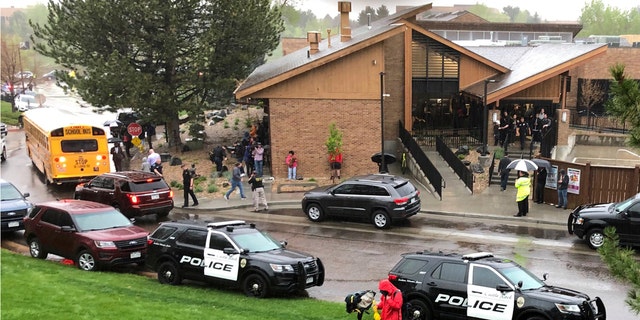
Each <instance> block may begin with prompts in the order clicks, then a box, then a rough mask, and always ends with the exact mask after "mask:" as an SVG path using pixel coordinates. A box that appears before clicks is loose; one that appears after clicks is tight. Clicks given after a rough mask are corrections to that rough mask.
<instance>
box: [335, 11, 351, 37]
mask: <svg viewBox="0 0 640 320" xmlns="http://www.w3.org/2000/svg"><path fill="white" fill-rule="evenodd" d="M338 11H340V41H341V42H345V41H349V40H351V27H350V26H349V12H351V2H350V1H338Z"/></svg>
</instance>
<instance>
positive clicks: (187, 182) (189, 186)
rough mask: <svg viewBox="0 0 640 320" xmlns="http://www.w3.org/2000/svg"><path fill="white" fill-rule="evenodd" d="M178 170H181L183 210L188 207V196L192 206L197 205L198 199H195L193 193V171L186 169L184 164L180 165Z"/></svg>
mask: <svg viewBox="0 0 640 320" xmlns="http://www.w3.org/2000/svg"><path fill="white" fill-rule="evenodd" d="M180 169H182V185H183V187H184V188H183V189H184V202H183V204H182V207H183V208H187V207H189V196H191V199H192V200H193V206H194V207H195V206H197V205H198V198H196V194H195V193H194V192H193V180H194V179H193V178H194V177H193V173H194V172H193V171H192V170H191V169H189V168H188V167H187V165H186V164H185V163H182V164H181V165H180Z"/></svg>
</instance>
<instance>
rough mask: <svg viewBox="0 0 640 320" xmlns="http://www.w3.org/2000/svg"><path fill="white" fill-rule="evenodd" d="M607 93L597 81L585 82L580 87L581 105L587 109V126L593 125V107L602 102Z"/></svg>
mask: <svg viewBox="0 0 640 320" xmlns="http://www.w3.org/2000/svg"><path fill="white" fill-rule="evenodd" d="M605 94H606V92H605V90H604V88H602V87H601V86H600V85H598V83H597V82H596V81H592V80H584V81H583V82H582V85H581V86H580V104H581V105H582V106H583V107H585V108H587V125H590V123H591V121H590V120H591V107H593V106H594V105H595V104H596V103H598V102H601V101H602V98H604V96H605Z"/></svg>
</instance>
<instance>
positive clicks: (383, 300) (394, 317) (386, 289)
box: [377, 279, 402, 320]
mask: <svg viewBox="0 0 640 320" xmlns="http://www.w3.org/2000/svg"><path fill="white" fill-rule="evenodd" d="M378 289H379V290H380V294H381V296H380V303H378V305H377V307H378V311H379V312H380V320H402V292H400V289H398V288H396V286H394V285H393V284H392V283H391V282H390V281H389V280H388V279H382V280H380V283H379V284H378Z"/></svg>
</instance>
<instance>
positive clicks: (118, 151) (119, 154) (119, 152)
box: [111, 142, 125, 171]
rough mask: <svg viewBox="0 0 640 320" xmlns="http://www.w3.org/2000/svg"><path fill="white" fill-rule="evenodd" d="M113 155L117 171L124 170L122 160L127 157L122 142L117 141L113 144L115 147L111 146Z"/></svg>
mask: <svg viewBox="0 0 640 320" xmlns="http://www.w3.org/2000/svg"><path fill="white" fill-rule="evenodd" d="M111 155H112V156H113V157H112V158H113V166H114V167H116V171H122V160H124V158H125V153H124V150H123V149H122V146H121V145H120V142H115V143H114V144H113V148H111Z"/></svg>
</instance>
